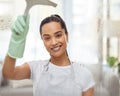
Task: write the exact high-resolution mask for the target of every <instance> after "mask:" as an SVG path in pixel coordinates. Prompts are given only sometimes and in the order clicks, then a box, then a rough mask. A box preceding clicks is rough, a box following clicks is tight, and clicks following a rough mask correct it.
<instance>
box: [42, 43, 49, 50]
mask: <svg viewBox="0 0 120 96" xmlns="http://www.w3.org/2000/svg"><path fill="white" fill-rule="evenodd" d="M43 43H44V46H45V48H46V49H47V50H48V48H49V44H48V43H47V42H44V41H43Z"/></svg>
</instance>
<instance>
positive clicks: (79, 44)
mask: <svg viewBox="0 0 120 96" xmlns="http://www.w3.org/2000/svg"><path fill="white" fill-rule="evenodd" d="M119 10H120V0H0V96H73V95H61V94H59V90H57V89H56V90H54V91H55V92H56V94H57V95H55V94H52V93H51V94H52V95H38V94H37V95H34V93H35V88H34V87H33V85H34V83H35V82H32V81H34V79H31V78H33V77H34V76H33V77H32V75H30V76H28V77H29V79H28V77H26V78H24V79H21V78H20V79H18V80H12V79H8V78H5V77H4V76H3V66H4V65H6V61H5V60H6V59H5V58H6V56H8V57H9V56H10V57H11V58H13V60H16V61H15V66H14V67H17V68H19V66H23V65H24V64H25V63H26V62H32V61H39V60H41V61H45V60H49V63H51V62H52V59H51V58H52V57H53V58H54V57H55V56H56V55H55V56H53V55H54V54H57V51H56V50H58V49H59V47H61V46H62V43H61V42H63V39H62V41H61V42H59V43H58V44H57V43H56V42H57V41H55V42H54V43H56V45H54V46H55V48H53V47H52V48H51V49H50V50H54V52H53V55H52V53H49V48H48V49H47V48H46V47H47V46H48V45H47V44H48V43H47V41H49V40H50V38H53V37H54V35H51V37H50V36H49V38H48V37H47V36H46V37H47V39H46V41H44V35H42V34H41V32H40V24H41V22H42V21H43V19H44V18H46V17H48V16H51V15H55V16H56V15H59V16H60V17H61V18H62V19H63V21H64V23H65V24H66V29H67V34H65V36H66V37H67V44H66V46H65V47H66V50H65V51H66V53H65V54H66V55H67V58H68V61H69V64H71V65H72V62H76V63H78V64H79V65H82V66H84V67H86V68H87V69H88V70H89V71H90V73H92V77H91V78H93V81H94V84H93V85H94V87H93V88H94V91H93V94H94V96H120V11H119ZM19 16H23V17H24V16H29V23H28V29H27V31H26V32H27V35H26V37H24V36H23V37H24V40H25V43H24V44H25V45H24V44H23V43H22V44H23V45H24V51H23V52H22V55H23V56H20V58H19V56H18V57H16V56H13V57H12V55H11V54H12V53H9V51H10V47H11V46H12V47H11V48H13V49H11V50H12V51H11V52H13V53H15V54H16V53H19V54H21V46H23V45H22V44H21V43H18V45H17V46H18V48H16V47H15V42H17V40H18V39H19V37H16V40H15V42H14V45H10V44H11V42H12V41H11V40H13V38H14V39H15V36H16V35H17V34H16V33H15V34H16V35H15V36H13V33H14V32H13V31H14V30H12V28H13V27H14V26H13V25H14V24H15V21H16V20H17V18H19ZM58 18H59V17H58ZM25 20H27V17H26V18H25ZM46 22H51V21H46ZM44 23H45V22H44ZM16 24H17V23H16ZM18 26H19V24H18V25H17V27H18ZM43 27H44V24H43ZM61 27H62V26H61ZM26 28H27V27H26ZM18 29H19V28H18ZM66 29H65V31H66ZM41 30H42V28H41ZM46 30H47V29H46ZM49 31H50V30H49ZM60 32H61V31H60ZM58 33H59V31H58ZM45 35H46V34H45ZM47 35H48V34H47ZM18 36H19V33H18ZM42 36H43V37H42ZM23 37H22V38H23ZM54 38H57V37H54ZM57 39H59V37H58V38H57ZM65 39H66V38H65ZM18 42H19V41H18ZM51 42H52V43H53V41H51ZM44 45H46V46H44ZM63 45H64V44H63ZM49 46H50V45H49ZM15 48H16V50H15ZM46 49H47V50H46ZM61 50H62V48H61ZM55 52H56V53H55ZM8 53H9V54H8ZM58 53H59V52H58ZM11 58H10V59H11ZM14 58H16V59H14ZM63 58H64V57H63ZM63 61H64V60H63ZM66 62H67V61H66ZM7 63H10V62H7ZM59 67H60V66H59ZM8 69H9V68H8ZM47 69H48V70H49V68H47ZM73 69H74V68H73ZM24 70H25V69H24ZM26 70H27V69H26ZM31 70H32V69H31ZM35 70H36V69H35ZM6 71H7V72H6V73H8V74H10V73H11V72H13V71H14V70H13V71H8V70H6ZM16 72H17V71H16ZM60 72H61V71H60ZM21 73H24V71H23V72H22V71H21ZM38 73H39V72H38ZM66 73H67V71H66ZM66 73H65V74H66ZM73 73H74V72H73ZM78 73H82V71H81V70H77V74H78ZM26 74H27V72H26ZM31 74H32V73H31ZM60 74H61V73H58V76H59V75H60ZM8 77H9V76H8ZM17 77H19V75H18V76H17ZM11 78H13V77H11ZM85 79H86V82H88V81H89V79H88V78H85ZM87 79H88V80H87ZM55 80H56V79H55ZM51 81H52V79H51ZM81 81H82V80H81ZM83 81H84V80H83ZM55 82H56V81H54V82H52V83H55ZM91 82H92V81H91ZM55 84H56V83H55ZM63 85H64V84H63ZM68 85H72V83H70V84H68ZM76 85H77V86H79V83H76ZM83 85H84V84H83ZM61 86H62V84H61ZM81 86H82V85H81ZM91 86H92V85H91ZM62 88H63V87H62ZM65 88H66V87H65ZM86 88H87V86H86ZM38 89H39V88H38ZM43 89H44V88H43ZM68 89H69V88H68ZM51 90H52V88H51ZM63 90H64V89H63ZM71 90H72V88H71ZM81 90H83V89H82V88H81ZM60 92H61V91H60ZM71 92H72V91H71ZM85 92H86V91H83V93H81V95H79V96H93V95H82V94H84V93H85ZM46 94H47V93H46ZM74 96H78V95H74Z"/></svg>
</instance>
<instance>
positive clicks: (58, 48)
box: [51, 45, 62, 52]
mask: <svg viewBox="0 0 120 96" xmlns="http://www.w3.org/2000/svg"><path fill="white" fill-rule="evenodd" d="M61 46H62V45H57V46H54V47H52V48H51V50H52V51H54V52H56V51H59V50H60V48H61Z"/></svg>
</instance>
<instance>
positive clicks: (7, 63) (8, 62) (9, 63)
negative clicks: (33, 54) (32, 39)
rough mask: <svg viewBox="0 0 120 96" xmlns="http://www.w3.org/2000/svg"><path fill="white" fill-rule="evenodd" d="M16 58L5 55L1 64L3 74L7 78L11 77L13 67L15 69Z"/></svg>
mask: <svg viewBox="0 0 120 96" xmlns="http://www.w3.org/2000/svg"><path fill="white" fill-rule="evenodd" d="M15 62H16V59H14V58H11V57H10V56H9V55H7V56H6V57H5V60H4V65H3V69H2V72H3V76H4V77H5V78H8V79H13V76H14V69H15Z"/></svg>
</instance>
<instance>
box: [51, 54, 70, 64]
mask: <svg viewBox="0 0 120 96" xmlns="http://www.w3.org/2000/svg"><path fill="white" fill-rule="evenodd" d="M50 62H52V63H53V64H55V65H58V66H67V65H69V64H70V60H69V58H68V56H67V55H64V56H61V57H51V59H50Z"/></svg>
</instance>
